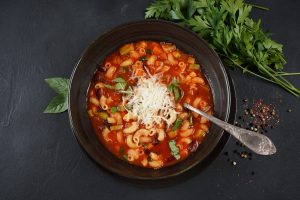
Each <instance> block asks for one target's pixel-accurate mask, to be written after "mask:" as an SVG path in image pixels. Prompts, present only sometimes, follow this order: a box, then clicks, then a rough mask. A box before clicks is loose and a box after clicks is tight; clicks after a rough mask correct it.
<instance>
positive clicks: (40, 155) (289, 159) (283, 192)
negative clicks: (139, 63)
mask: <svg viewBox="0 0 300 200" xmlns="http://www.w3.org/2000/svg"><path fill="white" fill-rule="evenodd" d="M149 2H150V1H141V0H134V1H116V0H110V1H101V0H90V1H82V0H77V1H71V0H69V1H68V0H59V1H58V0H57V1H52V0H27V1H23V0H19V1H16V0H6V1H5V0H1V2H0V103H1V104H0V199H5V200H6V199H74V200H75V199H121V198H122V199H174V200H175V199H206V200H210V199H251V200H253V199H272V200H277V199H299V197H300V170H299V169H300V145H299V142H300V132H299V129H300V103H299V99H298V98H295V97H294V96H292V95H290V94H288V93H287V92H285V91H283V90H282V89H280V88H278V87H275V86H273V85H270V84H268V83H266V82H263V81H261V80H258V79H256V78H253V77H249V76H242V75H241V74H240V72H239V71H232V70H230V74H231V75H232V77H233V80H234V82H235V85H236V91H237V97H238V112H241V104H242V102H241V99H242V98H245V97H247V98H249V99H250V100H252V99H256V98H263V99H264V100H265V102H267V103H276V104H277V105H278V106H279V111H280V117H281V123H280V125H279V126H278V127H277V128H276V129H275V130H273V131H271V132H270V133H268V135H269V136H270V137H271V138H272V139H273V140H274V142H275V144H276V145H277V148H278V153H277V154H276V155H274V156H270V157H262V156H254V157H253V160H252V161H249V160H242V159H238V156H236V155H234V154H233V153H232V150H234V149H236V145H235V141H234V140H233V139H231V140H230V142H229V143H228V144H227V146H226V147H225V150H224V151H228V152H229V155H230V157H231V158H232V159H234V160H236V161H237V162H238V165H237V166H232V165H230V164H229V163H228V162H227V161H226V159H227V157H225V156H224V155H220V156H219V157H218V158H217V159H216V160H215V161H214V162H213V163H212V164H211V165H210V166H209V167H208V168H207V169H206V170H205V171H203V172H202V173H198V174H197V175H196V176H194V177H191V178H188V179H186V180H185V181H180V182H178V183H175V184H173V185H172V186H165V187H157V188H149V187H141V186H139V185H138V184H133V183H132V182H130V181H126V180H123V179H120V178H119V177H117V176H113V175H112V174H110V173H108V172H107V171H105V170H104V169H102V168H101V167H99V166H97V165H96V164H94V163H93V162H92V161H91V160H90V159H89V157H87V156H86V154H84V153H83V151H82V150H81V148H80V147H79V145H78V144H77V141H76V140H75V138H74V136H73V134H72V132H71V129H70V126H69V121H68V115H67V113H64V114H57V115H46V114H42V111H43V109H44V108H45V106H46V105H47V103H48V102H49V101H50V99H51V98H52V97H53V96H54V92H53V91H51V89H50V88H48V86H47V85H46V84H45V83H44V82H43V79H44V78H46V77H52V76H64V77H69V75H70V73H71V71H72V69H73V66H74V65H75V63H76V61H77V60H78V58H79V57H80V54H81V52H82V51H83V50H84V48H85V47H86V46H87V45H88V44H89V43H90V42H91V41H92V40H93V39H95V38H96V37H97V36H99V35H100V34H102V33H103V32H105V31H107V30H109V29H110V28H112V27H114V26H116V25H118V24H121V23H124V22H130V21H133V20H141V19H143V15H144V14H143V13H144V9H145V8H146V7H147V5H149ZM256 2H257V3H260V4H263V5H264V6H267V7H269V8H271V11H269V12H264V11H257V10H256V11H254V12H253V16H254V17H255V18H256V19H257V18H262V20H263V27H264V28H265V29H270V30H271V31H272V32H273V33H274V35H273V38H274V39H275V40H277V41H278V42H280V43H282V44H284V52H285V54H286V58H287V61H288V65H287V67H286V68H287V70H288V71H291V72H292V71H293V72H295V71H300V40H299V36H300V23H299V19H300V12H299V9H300V1H296V0H289V1H286V0H285V1H284V0H273V1H259V0H257V1H256ZM290 80H292V81H293V83H295V85H296V86H298V87H300V80H299V76H298V77H290ZM287 108H292V112H291V113H287V112H286V109H287ZM252 171H254V172H255V174H254V175H251V172H252Z"/></svg>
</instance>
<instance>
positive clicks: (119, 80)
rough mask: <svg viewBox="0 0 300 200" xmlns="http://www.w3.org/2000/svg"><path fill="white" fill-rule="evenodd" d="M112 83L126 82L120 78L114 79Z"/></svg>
mask: <svg viewBox="0 0 300 200" xmlns="http://www.w3.org/2000/svg"><path fill="white" fill-rule="evenodd" d="M112 81H113V82H115V83H126V81H125V80H124V79H123V78H121V77H118V78H115V79H114V80H112Z"/></svg>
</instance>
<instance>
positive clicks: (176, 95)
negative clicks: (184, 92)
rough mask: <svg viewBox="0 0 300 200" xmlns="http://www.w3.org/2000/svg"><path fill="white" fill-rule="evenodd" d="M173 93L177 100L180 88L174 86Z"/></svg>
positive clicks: (179, 95)
mask: <svg viewBox="0 0 300 200" xmlns="http://www.w3.org/2000/svg"><path fill="white" fill-rule="evenodd" d="M173 93H174V97H175V100H179V99H180V97H181V92H180V89H179V88H178V87H174V89H173Z"/></svg>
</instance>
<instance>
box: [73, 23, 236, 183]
mask: <svg viewBox="0 0 300 200" xmlns="http://www.w3.org/2000/svg"><path fill="white" fill-rule="evenodd" d="M144 23H158V24H168V25H171V26H175V27H176V28H180V29H182V30H183V31H186V32H189V34H192V35H194V36H196V37H197V39H198V40H201V42H202V43H203V44H204V45H205V46H206V48H207V49H208V50H210V51H211V53H212V54H213V56H214V57H215V59H216V61H217V62H218V65H219V67H220V70H221V71H222V74H223V75H224V80H225V83H226V84H225V86H226V90H227V93H228V96H227V97H225V98H226V99H227V105H226V115H225V118H224V121H226V122H227V121H228V120H229V116H230V109H231V96H232V95H231V90H230V83H229V77H228V74H227V71H226V69H225V67H224V64H223V63H222V61H221V59H220V57H219V55H218V54H217V53H216V52H215V50H214V49H212V48H211V47H210V45H209V43H208V42H207V41H206V40H204V39H203V38H201V37H200V36H198V35H197V34H196V33H194V32H193V31H191V30H189V29H187V28H184V27H182V26H179V25H177V24H176V23H174V22H171V21H167V20H157V19H147V20H137V21H131V22H127V23H122V24H119V25H117V26H115V27H113V28H110V29H109V30H107V31H104V32H102V33H101V34H100V35H99V36H98V37H97V38H96V39H94V40H93V41H92V42H91V43H89V44H88V45H87V47H85V49H84V50H83V52H82V53H81V54H80V57H79V60H78V61H77V62H76V64H75V66H74V68H73V70H72V73H71V76H70V79H69V86H68V116H69V122H70V126H71V130H72V132H73V136H74V137H75V139H76V140H77V142H78V143H79V144H80V146H81V148H83V149H84V152H85V153H86V154H87V155H88V156H89V157H90V158H91V159H92V160H93V161H94V162H95V163H97V165H100V166H101V167H103V168H104V169H106V170H108V171H110V172H112V173H114V174H117V175H119V176H121V177H125V178H129V179H137V180H161V179H167V178H173V177H175V176H178V175H180V174H183V173H185V172H187V171H188V170H190V169H191V168H193V167H195V166H196V165H198V164H199V163H201V162H202V161H204V160H205V159H206V158H207V157H209V155H210V154H211V153H212V151H213V150H214V149H215V148H216V146H217V144H218V143H219V142H220V139H221V138H222V136H223V134H224V132H225V131H224V130H221V132H220V134H219V136H218V137H217V138H216V140H214V142H212V146H213V148H211V149H210V150H209V151H208V153H207V155H206V156H205V157H204V158H203V159H198V160H196V161H195V162H194V163H192V164H191V165H189V166H188V167H186V168H185V169H183V170H180V171H179V172H175V173H172V174H170V175H165V176H159V177H141V176H135V175H129V174H124V173H120V172H119V171H117V170H114V169H113V168H109V167H107V166H106V165H104V164H102V163H101V162H99V161H98V160H96V159H95V158H93V156H91V152H90V151H89V149H88V148H85V146H84V145H83V143H84V142H83V141H82V140H81V137H80V136H79V134H78V131H77V130H76V128H75V126H74V124H73V118H72V115H73V114H72V111H71V110H72V109H71V88H72V82H73V78H74V76H75V73H76V71H77V68H78V67H79V65H80V63H81V61H82V60H83V58H84V56H85V54H86V53H87V52H88V51H89V49H90V47H91V46H92V45H93V44H95V43H96V42H97V41H99V40H100V39H101V38H105V37H106V36H107V35H109V34H111V33H113V32H115V31H118V30H119V31H120V30H121V29H122V28H125V27H127V26H132V25H138V24H144ZM113 156H114V155H113ZM181 162H184V160H183V161H181ZM175 165H176V164H175ZM133 166H134V165H133ZM134 167H135V166H134Z"/></svg>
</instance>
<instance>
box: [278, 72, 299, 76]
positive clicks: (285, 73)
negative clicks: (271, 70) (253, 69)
mask: <svg viewBox="0 0 300 200" xmlns="http://www.w3.org/2000/svg"><path fill="white" fill-rule="evenodd" d="M294 75H300V72H294V73H288V72H278V73H277V74H276V75H275V76H294Z"/></svg>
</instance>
